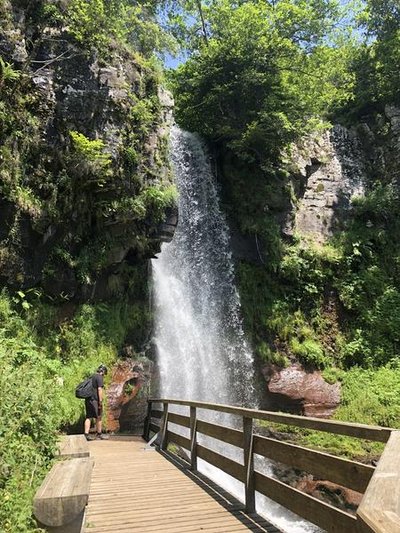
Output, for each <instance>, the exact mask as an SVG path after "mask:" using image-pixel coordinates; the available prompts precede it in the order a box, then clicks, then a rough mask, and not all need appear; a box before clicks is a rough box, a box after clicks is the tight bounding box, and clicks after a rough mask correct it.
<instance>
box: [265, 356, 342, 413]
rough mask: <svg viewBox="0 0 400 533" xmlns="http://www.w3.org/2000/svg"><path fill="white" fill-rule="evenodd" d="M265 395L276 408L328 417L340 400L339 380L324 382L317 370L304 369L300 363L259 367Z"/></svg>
mask: <svg viewBox="0 0 400 533" xmlns="http://www.w3.org/2000/svg"><path fill="white" fill-rule="evenodd" d="M263 374H264V377H265V379H266V381H267V397H268V400H269V401H270V402H271V403H272V404H273V406H274V407H275V408H276V409H280V410H288V411H291V412H294V413H298V414H303V415H306V416H316V417H321V418H328V417H329V416H331V415H332V414H333V412H334V411H335V409H336V408H337V407H338V405H339V403H340V383H334V384H333V385H331V384H329V383H327V382H326V381H325V380H324V378H323V377H322V375H321V372H320V371H318V370H314V371H313V372H307V371H306V370H305V369H304V368H302V366H301V365H299V364H295V365H292V366H290V367H288V368H283V369H281V368H279V367H277V366H274V365H268V366H265V367H264V368H263Z"/></svg>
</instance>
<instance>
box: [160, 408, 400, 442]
mask: <svg viewBox="0 0 400 533" xmlns="http://www.w3.org/2000/svg"><path fill="white" fill-rule="evenodd" d="M151 400H152V401H154V402H163V403H169V404H173V405H186V406H189V407H190V406H192V407H197V408H199V409H210V410H212V411H219V412H223V413H231V414H234V415H239V416H247V417H249V418H253V419H256V420H268V421H270V422H274V423H278V424H288V425H292V426H297V427H303V428H307V429H313V430H316V431H327V432H329V433H335V434H338V435H347V436H348V437H355V438H359V439H366V440H372V441H378V442H387V440H388V439H389V437H390V434H391V432H392V429H391V428H384V427H381V426H368V425H366V424H355V423H349V422H339V421H338V420H323V419H321V418H312V417H305V416H299V415H289V414H283V413H276V412H273V411H259V410H256V409H246V408H243V407H233V406H231V405H222V404H217V403H207V402H192V401H186V400H178V399H168V398H167V399H162V400H160V399H154V398H152V399H151Z"/></svg>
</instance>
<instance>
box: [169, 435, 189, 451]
mask: <svg viewBox="0 0 400 533" xmlns="http://www.w3.org/2000/svg"><path fill="white" fill-rule="evenodd" d="M168 441H169V442H173V443H175V444H177V445H178V446H182V448H185V450H190V439H187V438H186V437H184V436H183V435H178V433H174V432H173V431H168Z"/></svg>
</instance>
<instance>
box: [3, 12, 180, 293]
mask: <svg viewBox="0 0 400 533" xmlns="http://www.w3.org/2000/svg"><path fill="white" fill-rule="evenodd" d="M32 9H33V8H32ZM32 9H31V10H30V8H29V6H28V7H27V6H25V4H24V2H21V3H19V2H13V3H9V2H7V1H6V2H3V3H2V11H3V14H4V19H3V20H4V22H5V23H4V24H3V25H2V29H1V30H0V54H1V56H2V58H3V60H2V76H0V77H1V82H0V83H1V84H0V90H1V98H0V122H1V126H2V127H1V131H0V160H1V170H0V211H1V218H0V282H1V284H5V285H10V286H13V287H16V288H23V289H26V288H29V287H33V286H40V285H41V286H42V287H43V288H44V290H45V292H46V294H48V295H50V296H53V297H56V298H57V297H59V296H60V295H62V296H63V298H68V299H75V300H78V301H86V300H90V299H107V298H110V297H111V296H115V295H121V294H124V293H125V292H126V291H127V290H128V288H129V283H130V280H129V275H127V271H129V269H131V268H134V267H135V266H137V265H140V264H143V262H144V261H145V260H146V259H147V258H148V257H151V256H152V255H153V254H154V253H156V252H157V251H158V250H159V246H160V241H161V239H168V238H170V237H171V232H173V227H174V224H176V220H175V212H174V209H175V208H174V205H175V203H174V188H173V184H172V178H171V176H170V172H169V164H168V161H167V158H166V151H167V142H168V124H169V121H170V118H171V109H172V106H173V101H172V98H171V96H170V95H169V94H168V93H166V92H165V91H164V90H163V89H162V88H161V87H160V84H159V80H158V74H157V72H156V70H155V69H154V68H153V67H152V66H151V65H150V63H148V62H146V61H145V60H144V59H143V58H141V57H140V56H138V55H137V54H135V53H134V52H132V51H130V50H129V49H127V48H126V47H123V46H119V45H117V44H115V45H114V47H113V48H111V49H109V50H108V52H107V57H104V54H103V55H101V54H99V53H98V51H97V50H96V49H95V48H93V47H92V48H85V46H84V45H82V44H81V43H79V42H77V41H76V39H75V38H74V37H73V36H72V35H71V34H70V32H69V30H68V28H67V27H63V25H61V24H57V23H56V22H53V23H52V22H51V21H50V22H49V21H48V20H46V19H43V18H40V19H38V16H37V14H36V12H32ZM168 216H170V218H171V220H170V222H171V223H170V224H167V225H165V221H166V219H167V218H168Z"/></svg>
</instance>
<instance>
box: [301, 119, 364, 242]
mask: <svg viewBox="0 0 400 533" xmlns="http://www.w3.org/2000/svg"><path fill="white" fill-rule="evenodd" d="M292 163H293V164H294V166H295V168H296V169H297V170H295V171H294V174H293V185H294V190H295V194H296V196H297V198H298V200H297V202H298V204H297V206H296V208H295V211H294V224H293V227H292V231H298V232H299V233H301V234H302V235H305V236H308V237H311V238H312V239H313V240H314V241H317V242H323V241H324V240H326V239H327V238H328V237H331V236H332V235H333V233H334V232H335V231H337V230H339V229H340V228H342V227H343V223H344V221H345V220H346V219H347V218H348V215H349V211H350V208H351V198H352V197H353V196H359V195H363V194H364V188H365V182H366V168H365V156H364V153H363V151H362V145H361V142H360V140H359V138H358V136H357V134H356V133H355V132H354V131H351V130H348V129H346V128H344V127H342V126H339V125H337V126H335V127H334V128H333V129H332V130H330V131H326V132H325V133H324V134H322V135H317V136H312V137H308V138H306V139H303V141H302V142H301V143H299V144H298V145H296V146H295V147H294V148H293V152H292Z"/></svg>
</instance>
